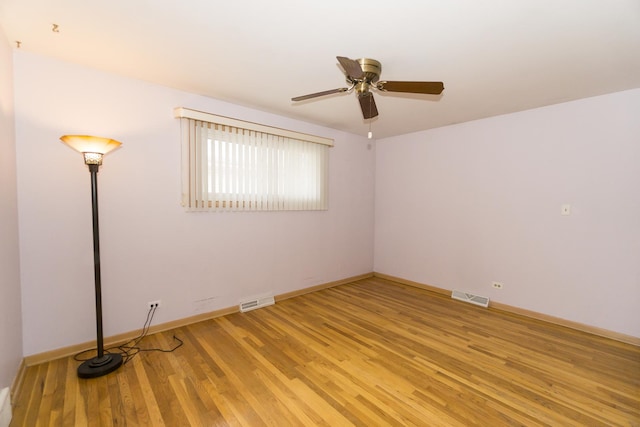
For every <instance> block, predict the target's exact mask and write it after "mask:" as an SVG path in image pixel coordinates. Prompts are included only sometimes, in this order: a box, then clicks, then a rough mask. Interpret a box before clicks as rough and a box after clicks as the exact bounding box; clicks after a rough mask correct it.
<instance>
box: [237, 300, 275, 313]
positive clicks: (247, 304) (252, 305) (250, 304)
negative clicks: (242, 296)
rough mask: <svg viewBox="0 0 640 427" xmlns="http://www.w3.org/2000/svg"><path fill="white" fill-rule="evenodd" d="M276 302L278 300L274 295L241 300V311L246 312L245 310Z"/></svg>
mask: <svg viewBox="0 0 640 427" xmlns="http://www.w3.org/2000/svg"><path fill="white" fill-rule="evenodd" d="M275 303H276V300H275V299H274V298H273V297H265V298H257V299H252V300H250V301H245V302H241V303H240V311H241V312H243V313H244V312H245V311H251V310H255V309H256V308H261V307H266V306H268V305H273V304H275Z"/></svg>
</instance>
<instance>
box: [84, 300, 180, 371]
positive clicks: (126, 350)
mask: <svg viewBox="0 0 640 427" xmlns="http://www.w3.org/2000/svg"><path fill="white" fill-rule="evenodd" d="M157 308H158V306H157V305H154V306H153V307H150V308H149V311H148V312H147V319H146V320H145V322H144V325H143V326H142V332H141V333H140V335H138V336H137V337H136V338H133V339H131V340H129V341H127V342H126V343H124V344H120V345H117V346H113V347H109V348H106V349H105V350H104V352H105V353H106V354H118V353H119V354H120V355H121V356H122V359H123V363H122V364H123V365H126V364H127V362H129V361H130V360H131V359H133V358H134V357H135V355H136V354H138V353H140V352H147V351H148V352H151V351H158V352H161V353H172V352H174V351H176V350H177V349H178V348H180V347H182V345H183V344H184V342H183V341H182V340H181V339H180V338H178V337H176V336H175V334H174V335H173V340H174V341H177V342H178V344H176V345H175V346H174V347H172V348H169V349H163V348H141V347H139V346H138V344H139V343H140V341H142V339H143V338H144V337H146V336H147V335H148V333H149V328H150V327H151V322H152V321H153V316H154V315H155V314H156V310H157ZM94 350H95V349H89V350H84V351H81V352H80V353H77V354H76V355H74V356H73V359H74V360H76V361H78V362H84V361H85V360H90V359H92V357H87V358H86V359H85V358H83V357H82V355H83V354H85V353H88V352H90V351H94ZM114 350H118V351H114Z"/></svg>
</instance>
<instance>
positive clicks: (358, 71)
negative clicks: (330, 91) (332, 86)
mask: <svg viewBox="0 0 640 427" xmlns="http://www.w3.org/2000/svg"><path fill="white" fill-rule="evenodd" d="M336 58H337V59H338V62H339V63H340V65H342V68H344V71H346V73H347V77H349V79H351V80H353V79H361V78H363V77H364V71H362V67H360V64H358V61H355V60H353V59H349V58H346V57H344V56H336Z"/></svg>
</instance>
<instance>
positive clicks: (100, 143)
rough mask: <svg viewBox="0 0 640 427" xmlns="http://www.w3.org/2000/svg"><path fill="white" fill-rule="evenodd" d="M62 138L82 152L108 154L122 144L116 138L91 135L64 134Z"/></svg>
mask: <svg viewBox="0 0 640 427" xmlns="http://www.w3.org/2000/svg"><path fill="white" fill-rule="evenodd" d="M60 139H61V140H62V142H64V143H65V144H67V145H68V146H69V147H71V148H73V149H74V150H76V151H78V152H80V153H97V154H107V153H108V152H109V151H111V150H115V149H116V148H118V147H119V146H121V145H122V143H121V142H119V141H116V140H115V139H109V138H101V137H99V136H90V135H64V136H61V137H60Z"/></svg>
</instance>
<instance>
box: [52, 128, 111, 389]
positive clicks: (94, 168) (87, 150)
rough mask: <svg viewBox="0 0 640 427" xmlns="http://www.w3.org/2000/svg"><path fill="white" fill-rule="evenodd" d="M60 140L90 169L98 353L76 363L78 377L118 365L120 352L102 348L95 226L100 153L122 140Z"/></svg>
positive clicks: (105, 371) (71, 137) (79, 137)
mask: <svg viewBox="0 0 640 427" xmlns="http://www.w3.org/2000/svg"><path fill="white" fill-rule="evenodd" d="M60 139H61V140H62V142H64V143H65V144H67V145H68V146H69V147H71V148H73V149H74V150H76V151H78V152H80V153H82V154H83V156H84V163H85V164H86V165H87V166H89V172H90V173H91V208H92V214H93V265H94V278H95V292H96V330H97V343H98V354H97V355H96V357H94V358H92V359H89V360H86V361H84V362H82V364H81V365H80V366H78V376H79V377H80V378H96V377H100V376H102V375H106V374H108V373H110V372H113V371H115V370H116V369H118V368H119V367H120V366H121V365H122V356H121V355H120V354H111V353H106V354H105V352H104V343H103V336H102V289H101V286H102V285H101V280H100V236H99V230H98V169H99V168H100V165H101V164H102V157H103V156H104V155H105V154H107V153H108V152H109V151H111V150H114V149H116V148H118V147H119V146H120V145H122V143H120V142H118V141H116V140H113V139H109V138H99V137H95V136H88V135H64V136H62V137H60Z"/></svg>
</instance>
